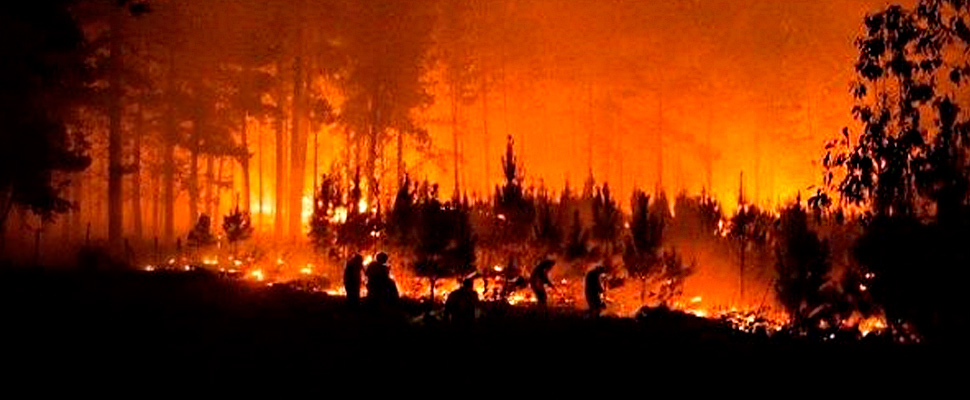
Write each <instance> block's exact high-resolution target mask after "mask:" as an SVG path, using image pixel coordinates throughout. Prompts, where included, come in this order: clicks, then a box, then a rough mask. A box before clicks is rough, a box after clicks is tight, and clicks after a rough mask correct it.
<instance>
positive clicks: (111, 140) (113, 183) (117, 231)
mask: <svg viewBox="0 0 970 400" xmlns="http://www.w3.org/2000/svg"><path fill="white" fill-rule="evenodd" d="M109 18H110V21H109V23H110V30H111V37H110V41H111V43H110V48H111V49H110V50H111V54H110V58H109V61H108V63H109V70H108V80H109V86H110V91H111V92H110V95H109V100H108V243H109V245H110V246H111V249H112V250H113V251H118V250H120V249H121V238H122V235H123V231H122V229H123V225H122V224H123V217H124V210H123V203H122V172H123V171H122V166H121V156H122V154H121V152H122V148H121V147H122V143H121V140H122V138H121V135H122V133H121V129H122V126H121V111H122V110H121V101H122V99H121V96H122V94H123V92H122V88H121V84H122V79H121V73H122V68H123V64H122V59H121V47H122V42H121V35H122V33H121V25H122V22H123V18H124V15H123V14H122V7H112V8H111V16H110V17H109Z"/></svg>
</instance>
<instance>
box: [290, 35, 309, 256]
mask: <svg viewBox="0 0 970 400" xmlns="http://www.w3.org/2000/svg"><path fill="white" fill-rule="evenodd" d="M299 35H300V36H301V38H300V39H299V40H298V41H299V42H300V45H299V46H298V53H297V56H296V59H295V60H294V61H293V98H292V108H291V110H290V112H291V117H292V120H291V121H292V122H291V125H290V126H291V127H292V128H291V130H290V193H289V195H290V196H289V199H290V207H289V215H288V217H289V218H288V220H289V234H290V235H291V236H293V238H294V239H296V238H299V237H300V233H301V232H302V231H303V229H302V228H301V225H302V217H303V184H304V182H303V181H304V178H305V175H306V150H307V148H306V144H307V138H306V136H307V135H306V132H305V130H306V129H305V128H306V124H305V122H306V121H305V117H306V115H305V110H306V107H305V104H304V102H305V97H306V82H305V77H304V74H305V67H304V65H303V61H304V60H303V54H302V53H303V46H302V42H303V39H302V29H301V33H299Z"/></svg>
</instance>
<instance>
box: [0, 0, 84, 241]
mask: <svg viewBox="0 0 970 400" xmlns="http://www.w3.org/2000/svg"><path fill="white" fill-rule="evenodd" d="M71 3H72V2H71V1H65V0H39V1H29V2H5V3H3V5H2V6H0V52H2V54H3V55H4V61H3V62H0V88H2V90H0V126H2V127H3V131H2V133H0V207H2V208H0V222H5V220H6V216H7V215H8V213H9V211H10V209H11V208H12V207H13V206H15V205H16V206H21V207H25V208H28V209H30V210H31V211H33V212H34V213H36V214H39V215H41V216H44V217H51V216H52V215H53V214H54V213H58V212H64V211H67V210H68V209H69V208H70V203H68V201H67V200H65V199H64V198H63V197H62V196H61V193H60V189H61V184H62V183H64V177H63V176H62V175H61V174H60V173H66V172H75V171H80V170H83V169H84V168H86V167H87V166H88V164H89V163H90V159H89V158H88V157H87V156H86V155H85V154H84V150H85V142H84V140H83V135H81V133H80V132H78V131H76V130H73V129H72V128H71V124H70V123H71V121H72V116H73V112H74V111H75V110H74V106H76V105H77V103H78V101H79V100H80V99H81V98H82V96H83V95H84V93H85V92H86V89H87V84H88V82H89V79H90V75H89V68H88V66H87V64H86V63H85V52H84V50H85V42H84V38H83V36H82V34H81V32H80V30H79V29H78V26H77V23H76V21H75V20H74V18H73V17H72V16H71V14H70V12H69V9H68V7H69V6H70V5H71Z"/></svg>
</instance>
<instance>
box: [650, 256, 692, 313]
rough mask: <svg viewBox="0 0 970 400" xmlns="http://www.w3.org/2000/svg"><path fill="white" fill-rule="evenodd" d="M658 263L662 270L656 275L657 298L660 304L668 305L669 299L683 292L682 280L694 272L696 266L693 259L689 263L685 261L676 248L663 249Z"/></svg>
mask: <svg viewBox="0 0 970 400" xmlns="http://www.w3.org/2000/svg"><path fill="white" fill-rule="evenodd" d="M660 264H661V266H662V267H663V270H662V271H661V272H660V276H659V277H658V280H659V281H660V287H659V288H658V290H657V299H658V300H660V302H661V303H662V304H664V305H669V303H670V302H671V301H673V300H674V299H676V298H678V297H680V296H681V295H682V294H683V292H684V282H685V281H686V280H687V277H689V276H690V275H691V274H693V273H694V270H695V269H696V268H697V266H696V262H694V261H691V263H690V264H687V263H685V262H684V259H683V257H682V256H681V255H680V253H678V252H677V250H676V249H670V250H665V251H664V252H663V255H662V258H661V263H660Z"/></svg>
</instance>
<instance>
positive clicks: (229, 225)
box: [222, 200, 253, 253]
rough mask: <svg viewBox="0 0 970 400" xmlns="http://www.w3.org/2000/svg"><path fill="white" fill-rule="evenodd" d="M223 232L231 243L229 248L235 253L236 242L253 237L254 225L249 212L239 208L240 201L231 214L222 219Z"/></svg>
mask: <svg viewBox="0 0 970 400" xmlns="http://www.w3.org/2000/svg"><path fill="white" fill-rule="evenodd" d="M222 230H223V232H225V233H226V240H228V241H229V247H230V248H231V249H232V251H233V253H235V246H236V242H239V241H240V240H246V239H249V237H250V236H252V234H253V225H252V219H251V217H250V214H249V211H246V210H243V209H241V208H239V204H238V200H237V204H236V206H235V207H234V208H233V209H232V210H231V211H230V212H229V214H228V215H226V216H225V217H223V218H222Z"/></svg>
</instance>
